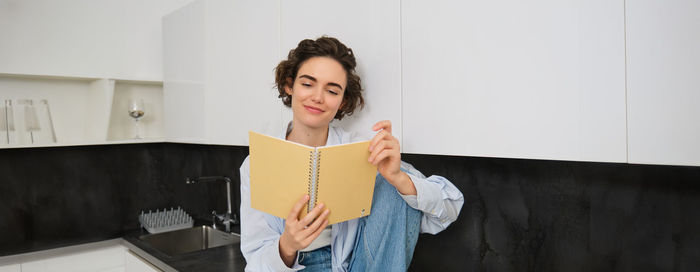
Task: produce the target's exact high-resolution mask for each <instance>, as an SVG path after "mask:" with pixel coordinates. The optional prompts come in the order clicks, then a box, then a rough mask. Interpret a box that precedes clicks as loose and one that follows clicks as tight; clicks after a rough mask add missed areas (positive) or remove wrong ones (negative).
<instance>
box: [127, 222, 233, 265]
mask: <svg viewBox="0 0 700 272" xmlns="http://www.w3.org/2000/svg"><path fill="white" fill-rule="evenodd" d="M234 232H236V229H235V228H234ZM145 234H147V232H146V231H144V230H142V229H140V230H134V231H129V232H127V233H126V234H125V235H124V237H122V239H124V240H125V241H126V242H128V243H129V244H131V245H133V246H135V247H136V249H135V248H130V249H131V250H132V251H133V252H134V253H136V254H137V255H139V256H140V257H142V258H144V259H145V260H146V261H149V262H151V263H152V264H153V265H154V266H156V267H158V268H160V269H162V270H163V271H172V270H173V269H174V270H175V271H183V272H186V271H201V272H207V271H244V269H245V266H246V262H245V259H244V258H243V254H242V253H241V249H240V248H241V247H240V246H241V244H240V239H239V240H238V241H236V242H235V243H233V244H231V245H227V246H221V247H215V248H209V249H205V250H201V251H195V252H189V253H183V254H178V255H174V256H168V255H166V254H164V253H161V252H160V251H158V250H156V249H154V248H152V247H151V246H149V245H148V244H146V243H144V242H142V241H141V240H140V239H139V238H138V237H139V236H141V235H145ZM139 249H140V250H142V251H143V252H140V250H139ZM144 252H145V253H146V254H147V255H144V254H143V253H144ZM154 259H155V260H154ZM162 264H165V265H166V266H165V267H164V266H163V265H162Z"/></svg>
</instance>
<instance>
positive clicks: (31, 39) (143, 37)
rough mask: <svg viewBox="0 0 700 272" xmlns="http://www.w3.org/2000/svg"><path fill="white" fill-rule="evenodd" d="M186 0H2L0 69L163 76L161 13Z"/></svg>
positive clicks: (156, 78) (139, 77)
mask: <svg viewBox="0 0 700 272" xmlns="http://www.w3.org/2000/svg"><path fill="white" fill-rule="evenodd" d="M189 1H191V0H152V1H140V0H125V1H69V2H56V1H49V2H36V1H2V2H0V37H2V42H1V43H0V60H2V61H0V73H9V74H33V75H56V76H66V77H74V76H80V77H90V78H128V79H134V80H146V81H161V80H162V78H163V77H162V53H161V52H162V51H161V50H162V49H161V48H162V38H161V32H160V31H161V25H160V24H161V16H163V15H165V14H167V13H169V12H171V11H172V10H174V9H176V8H179V7H181V6H182V5H184V4H185V3H187V2H189Z"/></svg>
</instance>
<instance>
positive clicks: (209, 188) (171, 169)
mask: <svg viewBox="0 0 700 272" xmlns="http://www.w3.org/2000/svg"><path fill="white" fill-rule="evenodd" d="M247 155H248V148H247V147H235V146H234V147H231V146H209V145H189V144H171V143H154V144H122V145H96V146H77V147H54V148H22V149H3V150H0V180H2V181H1V182H0V230H2V231H1V232H0V256H3V255H9V254H16V253H22V252H27V251H33V250H39V249H48V248H54V247H59V246H65V245H70V244H76V243H83V242H91V241H97V240H104V239H108V238H115V237H120V236H122V235H123V234H124V232H125V231H127V230H133V229H137V228H138V226H139V225H138V214H139V213H140V212H141V211H142V210H145V211H148V210H154V211H155V210H156V209H161V210H162V209H163V208H169V207H178V206H181V207H182V208H183V209H185V210H186V211H187V212H188V213H190V214H191V215H193V216H194V217H197V218H204V219H210V218H211V212H212V210H216V211H217V212H219V213H221V212H224V211H226V208H227V205H226V187H225V185H224V183H223V182H221V183H219V182H217V183H196V184H189V185H188V184H185V177H197V176H220V175H225V176H229V177H231V178H232V179H233V180H235V181H238V176H239V173H238V168H239V166H240V165H241V163H242V162H243V159H245V157H246V156H247ZM238 188H239V186H238V185H236V184H234V185H232V193H233V195H238V194H240V193H239V189H238ZM234 205H236V206H238V205H240V200H237V201H236V203H235V204H234Z"/></svg>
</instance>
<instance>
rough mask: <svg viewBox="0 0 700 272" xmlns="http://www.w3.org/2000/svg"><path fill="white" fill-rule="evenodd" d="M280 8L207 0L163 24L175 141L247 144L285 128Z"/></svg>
mask: <svg viewBox="0 0 700 272" xmlns="http://www.w3.org/2000/svg"><path fill="white" fill-rule="evenodd" d="M278 5H279V3H278V2H276V1H223V0H211V1H209V0H200V1H195V2H193V3H191V4H189V5H187V6H185V7H183V8H181V9H179V10H177V11H175V12H173V13H170V14H168V15H166V16H165V17H164V18H163V39H164V42H163V44H164V68H163V71H164V99H165V105H164V110H165V115H166V116H167V119H166V124H165V131H166V133H165V134H166V139H167V140H168V141H172V142H193V143H207V144H227V145H247V143H248V131H249V130H256V131H263V132H269V131H267V129H266V128H267V127H276V126H279V124H281V118H282V106H281V105H282V104H281V102H280V101H279V99H278V98H277V92H276V90H275V89H274V71H273V69H274V67H275V65H276V64H277V62H278V61H279V6H278Z"/></svg>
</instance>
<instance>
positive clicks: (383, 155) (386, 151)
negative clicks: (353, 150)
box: [369, 120, 416, 195]
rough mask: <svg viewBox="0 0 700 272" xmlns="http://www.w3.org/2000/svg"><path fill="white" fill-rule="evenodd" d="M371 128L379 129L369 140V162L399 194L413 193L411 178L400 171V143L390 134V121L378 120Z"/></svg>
mask: <svg viewBox="0 0 700 272" xmlns="http://www.w3.org/2000/svg"><path fill="white" fill-rule="evenodd" d="M372 130H374V131H379V130H381V131H379V132H378V133H377V134H376V135H374V137H373V138H372V140H371V141H370V142H369V152H370V154H369V162H370V163H372V164H373V165H376V166H377V171H379V174H381V175H382V176H383V177H384V178H385V179H386V180H387V181H388V182H389V183H390V184H391V185H393V186H394V187H396V189H397V190H399V192H400V193H401V194H404V195H415V194H416V187H415V186H414V185H413V182H412V181H411V178H409V177H408V175H406V173H404V172H402V171H401V145H400V144H399V140H398V139H396V137H394V136H393V135H391V121H389V120H384V121H379V122H377V123H376V124H374V126H372Z"/></svg>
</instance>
